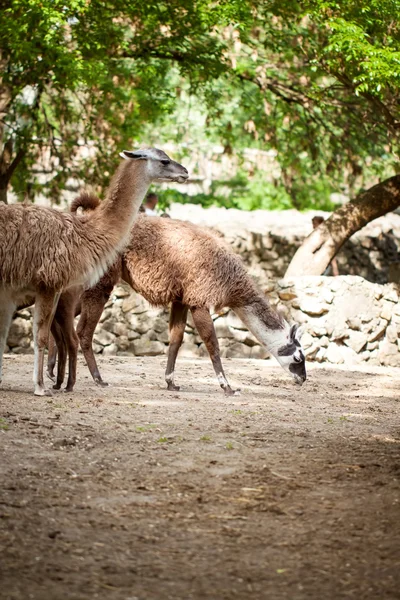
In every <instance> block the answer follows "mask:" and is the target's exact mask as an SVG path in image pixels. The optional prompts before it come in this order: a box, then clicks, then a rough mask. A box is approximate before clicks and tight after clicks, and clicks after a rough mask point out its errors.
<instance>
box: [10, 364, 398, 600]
mask: <svg viewBox="0 0 400 600" xmlns="http://www.w3.org/2000/svg"><path fill="white" fill-rule="evenodd" d="M225 366H226V371H227V374H228V377H229V378H230V379H231V382H232V384H234V385H236V386H238V387H241V389H242V392H241V395H240V396H238V397H233V398H225V397H224V395H223V393H222V391H221V390H220V389H219V387H218V385H217V383H216V381H215V378H214V376H213V373H212V369H211V365H210V364H209V362H208V361H207V360H206V359H202V360H201V359H200V360H199V359H196V360H195V359H184V358H181V359H179V360H178V372H177V382H178V383H180V384H181V385H182V391H181V392H179V393H172V394H171V393H169V392H167V391H166V390H165V388H164V381H163V370H164V367H165V358H162V357H156V358H119V357H115V358H114V357H112V358H104V359H102V360H101V361H100V367H101V369H102V373H103V376H104V378H105V379H106V380H108V381H109V382H110V384H111V385H110V386H109V387H108V388H104V389H102V388H98V387H96V386H95V385H94V384H93V383H92V381H91V379H90V377H89V375H88V373H87V371H86V369H85V367H84V365H83V362H82V361H81V362H80V364H79V373H78V383H77V386H76V390H75V392H74V393H73V394H65V393H63V392H56V393H54V395H53V397H52V398H35V397H34V396H33V394H32V383H31V379H32V367H33V357H32V356H13V355H7V356H6V358H5V365H4V380H3V384H2V386H1V388H0V452H1V463H0V473H1V475H0V477H1V479H0V482H1V483H0V486H1V489H0V582H1V584H0V598H1V599H2V600H3V599H7V600H27V599H30V598H34V599H38V600H69V599H74V600H85V599H89V598H90V599H92V598H98V599H101V600H106V599H107V600H147V599H151V600H153V599H154V600H155V599H157V600H158V599H160V600H166V599H171V600H180V599H182V600H189V599H216V600H219V599H224V600H225V599H231V598H232V599H247V598H249V599H271V600H281V599H290V600H303V599H304V600H306V599H307V600H326V599H335V600H337V599H340V598H354V599H356V600H360V599H365V598H368V599H374V600H383V599H386V598H393V599H394V598H396V599H398V598H400V486H399V477H400V459H399V449H400V370H396V369H390V368H382V369H374V370H373V371H372V370H368V369H367V368H364V369H359V370H354V371H350V370H348V369H339V368H335V369H334V368H332V369H327V368H318V367H314V368H313V367H311V368H310V370H309V380H308V381H307V383H306V384H305V385H304V386H303V388H301V389H299V388H296V387H295V386H294V384H292V382H291V381H290V379H289V377H288V376H287V375H286V374H285V373H284V371H282V370H281V369H280V368H279V367H278V366H276V365H275V364H273V363H272V362H271V363H270V362H263V361H256V360H253V361H250V360H225Z"/></svg>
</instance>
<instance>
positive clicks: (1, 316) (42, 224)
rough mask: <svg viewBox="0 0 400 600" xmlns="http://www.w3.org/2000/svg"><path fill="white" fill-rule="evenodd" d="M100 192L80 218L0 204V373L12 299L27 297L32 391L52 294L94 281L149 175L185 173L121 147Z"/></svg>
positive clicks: (161, 157) (123, 234)
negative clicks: (32, 358) (107, 183)
mask: <svg viewBox="0 0 400 600" xmlns="http://www.w3.org/2000/svg"><path fill="white" fill-rule="evenodd" d="M121 157H122V158H124V159H127V160H124V161H123V162H122V164H121V165H120V166H119V168H118V170H117V172H116V174H115V175H114V177H113V179H112V181H111V184H110V188H109V190H108V193H107V197H106V199H105V201H104V202H102V203H101V205H100V206H99V207H98V208H97V209H96V210H95V211H92V212H89V213H88V214H87V215H85V216H84V217H83V218H82V217H79V216H77V215H75V214H71V213H63V212H60V211H57V210H54V209H50V208H43V207H38V206H34V205H21V204H15V205H11V206H6V205H1V204H0V381H1V375H2V371H1V367H2V358H3V353H4V349H5V344H6V339H7V334H8V330H9V327H10V323H11V318H12V315H13V313H14V311H15V309H16V307H17V306H18V305H20V304H24V303H26V302H27V301H28V302H29V300H31V299H32V298H34V299H35V311H34V322H33V332H34V345H35V367H34V377H33V379H34V384H35V390H34V393H35V395H39V396H43V395H45V394H47V393H48V392H47V390H46V389H45V386H44V381H43V363H44V350H45V347H46V344H47V341H48V337H49V327H50V324H51V321H52V318H53V315H54V312H55V309H56V306H57V301H58V298H59V296H60V294H61V292H63V291H64V290H65V289H66V288H69V287H71V286H77V285H78V286H80V285H83V284H86V285H90V286H92V285H94V284H95V283H97V281H98V280H99V279H100V278H101V277H102V275H103V273H105V272H106V271H107V269H108V268H109V267H110V265H112V264H113V263H114V261H115V260H116V258H117V256H118V254H119V252H120V251H121V250H122V249H123V248H124V246H125V245H126V243H127V241H128V239H129V234H130V231H131V227H132V224H133V221H134V219H135V217H136V215H137V212H138V209H139V207H140V204H141V202H142V200H143V198H144V196H145V194H146V192H147V190H148V188H149V185H150V184H151V183H152V182H153V181H180V182H183V181H186V179H187V177H188V173H187V171H186V169H185V168H184V167H182V166H181V165H179V164H178V163H176V162H174V161H172V160H171V159H170V158H169V157H168V156H167V155H166V154H165V153H164V152H162V151H161V150H157V149H155V148H150V149H147V150H139V151H136V152H131V151H123V152H121Z"/></svg>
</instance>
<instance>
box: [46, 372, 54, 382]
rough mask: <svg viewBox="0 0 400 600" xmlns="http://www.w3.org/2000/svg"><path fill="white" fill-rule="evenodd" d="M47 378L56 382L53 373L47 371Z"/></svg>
mask: <svg viewBox="0 0 400 600" xmlns="http://www.w3.org/2000/svg"><path fill="white" fill-rule="evenodd" d="M46 375H47V377H48V378H49V379H50V380H51V381H55V380H56V376H55V375H54V373H52V372H51V371H47V373H46Z"/></svg>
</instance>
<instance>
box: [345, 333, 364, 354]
mask: <svg viewBox="0 0 400 600" xmlns="http://www.w3.org/2000/svg"><path fill="white" fill-rule="evenodd" d="M344 343H345V344H346V346H348V347H349V348H351V349H352V350H354V352H356V353H358V352H361V350H362V349H363V348H364V347H365V346H366V345H367V337H366V335H365V333H363V332H362V331H350V335H349V337H348V338H346V339H345V340H344Z"/></svg>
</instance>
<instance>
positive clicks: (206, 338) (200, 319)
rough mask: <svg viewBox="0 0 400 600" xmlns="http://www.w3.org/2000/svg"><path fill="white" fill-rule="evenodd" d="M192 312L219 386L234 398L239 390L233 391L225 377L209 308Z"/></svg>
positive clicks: (194, 308)
mask: <svg viewBox="0 0 400 600" xmlns="http://www.w3.org/2000/svg"><path fill="white" fill-rule="evenodd" d="M190 310H191V313H192V316H193V321H194V324H195V326H196V329H197V331H198V333H199V336H200V337H201V339H202V340H203V342H204V343H205V345H206V348H207V351H208V354H209V355H210V358H211V362H212V365H213V367H214V371H215V374H216V375H217V378H218V383H219V385H220V386H221V387H222V389H223V390H224V392H225V395H226V396H234V395H235V394H238V393H239V390H236V391H235V390H233V389H232V388H231V386H230V385H229V383H228V380H227V378H226V376H225V373H224V369H223V367H222V363H221V357H220V354H219V344H218V339H217V334H216V333H215V329H214V323H213V320H212V318H211V315H210V312H209V310H208V308H205V307H193V308H191V309H190Z"/></svg>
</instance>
